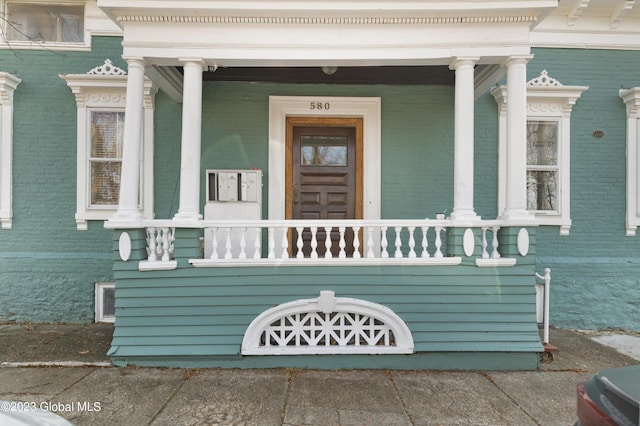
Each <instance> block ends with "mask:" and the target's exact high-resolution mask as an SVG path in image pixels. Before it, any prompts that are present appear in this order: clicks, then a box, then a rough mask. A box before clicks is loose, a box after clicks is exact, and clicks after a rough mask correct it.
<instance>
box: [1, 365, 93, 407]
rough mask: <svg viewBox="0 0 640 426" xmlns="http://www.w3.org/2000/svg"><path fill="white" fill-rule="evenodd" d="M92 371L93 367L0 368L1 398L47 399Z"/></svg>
mask: <svg viewBox="0 0 640 426" xmlns="http://www.w3.org/2000/svg"><path fill="white" fill-rule="evenodd" d="M92 372H93V369H91V368H74V369H69V368H20V369H16V368H0V399H4V400H16V397H18V398H23V397H26V398H23V399H20V401H38V402H40V401H47V400H50V399H51V398H53V397H55V396H56V395H59V394H60V393H62V392H63V391H65V390H66V389H69V388H71V387H72V386H74V385H75V384H77V383H78V382H80V381H81V380H82V379H83V378H85V377H86V376H88V375H89V374H91V373H92Z"/></svg>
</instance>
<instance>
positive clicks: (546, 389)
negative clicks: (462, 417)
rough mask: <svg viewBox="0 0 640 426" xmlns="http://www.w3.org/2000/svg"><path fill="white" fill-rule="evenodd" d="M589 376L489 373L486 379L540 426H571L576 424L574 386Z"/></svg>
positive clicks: (572, 373)
mask: <svg viewBox="0 0 640 426" xmlns="http://www.w3.org/2000/svg"><path fill="white" fill-rule="evenodd" d="M587 377H588V376H587V375H585V374H580V373H578V372H572V371H562V372H561V371H558V372H556V373H554V374H539V373H538V372H535V371H513V372H510V373H506V372H490V373H488V374H487V378H489V380H491V381H492V382H493V383H494V384H495V385H496V386H497V388H498V389H500V391H502V392H503V393H504V394H505V395H508V396H509V399H511V400H512V401H513V402H514V403H515V404H516V405H517V406H518V407H519V408H520V410H522V411H523V412H524V413H526V414H527V416H529V417H530V418H531V419H534V420H535V422H536V424H539V425H572V424H574V423H575V421H576V408H575V404H576V386H577V385H578V383H580V382H582V381H584V380H585V379H586V378H587Z"/></svg>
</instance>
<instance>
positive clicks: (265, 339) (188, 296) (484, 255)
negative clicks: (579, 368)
mask: <svg viewBox="0 0 640 426" xmlns="http://www.w3.org/2000/svg"><path fill="white" fill-rule="evenodd" d="M290 3H291V4H290V5H289V6H290V7H288V8H287V9H286V10H284V9H283V8H282V5H281V4H279V2H263V3H261V5H260V6H259V9H253V8H254V7H256V5H255V4H253V3H252V6H251V5H249V4H244V3H242V2H238V3H233V4H231V3H224V2H217V1H213V0H212V1H208V2H200V3H199V5H198V8H197V9H196V8H192V7H193V5H187V6H183V5H182V4H181V5H180V6H179V7H178V6H177V3H175V2H165V3H164V4H163V5H160V6H158V7H155V8H153V9H150V6H147V5H132V4H131V2H126V1H124V0H99V1H98V4H99V6H100V7H101V8H103V10H105V11H106V12H107V13H108V14H109V15H110V16H112V17H113V19H114V20H115V21H117V22H118V23H119V25H120V26H121V27H122V28H123V31H124V39H123V47H124V51H123V57H124V58H125V59H126V60H127V63H128V77H127V98H126V101H127V102H126V121H125V123H124V131H123V135H124V136H123V139H124V144H123V147H124V149H123V155H122V172H121V186H120V192H119V204H118V208H117V211H116V212H115V214H114V216H113V217H112V218H111V219H110V220H109V221H108V222H107V224H106V226H107V227H108V228H110V229H114V236H115V240H114V243H115V245H114V248H115V265H114V276H115V280H116V318H117V319H116V329H115V334H114V340H113V345H112V348H111V351H110V354H111V356H112V359H113V360H114V362H115V363H117V364H122V365H124V364H128V363H132V364H140V365H166V366H210V367H273V366H282V367H292V366H298V367H303V366H305V367H317V368H340V367H354V368H397V369H405V368H459V369H474V368H501V369H509V368H513V369H532V368H535V367H536V365H537V360H538V353H539V352H541V351H542V350H543V348H542V344H541V343H540V339H539V335H538V329H537V325H536V296H535V270H534V267H535V226H536V225H537V222H536V221H535V219H534V218H533V217H532V216H531V215H530V214H529V212H528V211H527V172H526V163H527V158H526V154H527V127H526V122H527V112H526V103H527V96H526V95H527V78H526V76H527V72H526V70H527V63H528V61H529V59H531V55H530V53H531V52H530V45H529V32H530V30H531V27H532V26H533V25H535V23H536V22H537V20H538V19H539V17H540V16H542V15H543V14H544V13H545V12H546V11H547V10H551V8H553V7H555V6H556V5H557V4H556V2H554V1H547V0H541V1H537V2H533V3H532V2H503V1H493V2H491V1H490V2H484V3H482V4H478V5H470V4H469V2H447V4H446V5H445V4H444V3H443V2H439V3H434V2H429V1H424V2H415V3H411V4H400V3H397V2H386V1H374V2H341V4H340V6H339V7H338V9H331V6H329V5H328V4H327V3H326V2H314V1H311V2H290ZM285 34H286V37H283V35H285ZM341 67H345V68H349V69H350V70H351V71H352V72H355V73H356V74H357V75H358V76H359V78H360V79H361V81H359V82H358V84H359V86H358V88H356V87H355V86H353V87H347V86H346V85H342V84H344V81H342V82H340V81H336V80H333V81H332V80H330V79H328V78H325V77H326V76H330V75H333V73H336V70H338V71H337V72H338V73H339V72H340V71H339V70H340V68H341ZM375 67H407V68H409V67H415V69H414V71H415V70H418V71H419V72H425V75H424V76H421V79H420V83H419V84H420V85H419V86H417V85H416V86H410V85H411V84H414V83H409V84H410V85H409V86H406V84H407V83H401V82H398V87H397V88H396V87H394V88H393V89H391V88H390V87H391V86H388V84H389V83H388V80H387V81H386V82H385V83H384V84H382V85H379V84H376V83H375V82H374V80H373V79H371V80H367V78H368V76H369V75H370V74H371V73H370V71H371V70H373V69H374V68H375ZM224 68H226V69H230V68H244V69H250V70H253V71H252V72H257V73H258V74H259V75H275V74H279V75H280V76H282V74H281V71H282V70H281V69H289V70H291V69H293V70H294V74H296V73H295V70H296V69H297V70H300V69H305V68H306V69H309V68H316V69H318V70H319V69H322V70H323V75H325V77H322V80H320V83H322V84H316V83H318V81H314V82H307V81H304V82H298V81H290V80H286V82H287V83H289V84H287V85H285V87H284V89H283V86H278V87H277V88H276V87H275V86H274V85H269V84H259V83H256V81H254V80H243V81H245V82H247V85H246V86H242V87H239V86H238V85H232V84H228V85H226V83H225V82H223V83H221V84H219V83H220V82H219V81H216V79H215V78H212V77H211V74H212V73H214V74H215V73H216V70H218V69H224ZM261 70H265V72H261ZM354 70H355V71H354ZM427 70H428V72H427ZM447 73H448V77H447V78H444V79H442V78H441V77H442V76H443V75H446V74H447ZM301 74H306V73H301ZM390 75H392V73H388V74H387V78H388V77H389V76H390ZM505 76H506V95H505V96H506V98H507V99H506V103H505V105H506V106H505V107H504V108H505V111H503V112H504V116H505V117H506V120H505V121H506V127H505V128H504V129H501V132H502V131H504V134H505V135H506V139H507V140H508V143H507V144H506V149H505V150H504V152H501V154H500V155H503V156H504V158H502V159H501V161H502V162H503V163H504V164H505V167H504V168H502V167H500V168H499V167H498V161H497V158H493V159H491V160H490V161H491V164H490V166H489V168H492V169H493V171H494V172H495V173H496V174H498V173H499V174H500V178H501V179H503V180H504V181H505V182H506V187H505V188H504V193H503V194H501V197H502V198H503V199H504V203H503V205H502V207H501V210H500V211H498V212H495V211H491V213H490V215H489V216H486V215H485V218H486V217H491V220H483V219H482V218H481V216H480V214H478V213H477V212H476V206H475V202H474V195H475V190H476V183H475V179H476V167H475V165H474V162H475V161H476V157H477V155H476V151H475V149H476V147H477V139H481V140H482V143H486V142H487V141H486V140H487V139H491V137H487V136H486V135H484V134H482V132H480V131H478V129H476V126H475V124H474V120H475V118H476V115H477V110H476V101H477V99H478V98H480V97H482V96H483V95H485V94H486V93H487V91H488V90H489V89H490V88H491V87H492V86H493V85H494V84H496V83H497V82H498V81H500V80H501V79H503V78H504V77H505ZM146 77H149V78H151V79H152V80H154V82H156V83H157V85H158V87H159V88H160V89H161V91H162V92H164V93H165V94H166V95H167V96H168V97H169V98H171V100H172V101H174V102H176V103H179V104H182V108H181V111H180V114H179V115H181V118H177V120H181V121H180V124H181V126H180V135H179V138H173V139H172V140H171V141H170V143H171V144H173V145H172V146H173V147H176V146H177V145H178V144H179V148H178V149H179V164H180V168H179V173H178V176H176V178H177V179H175V180H174V181H170V182H166V183H165V186H161V185H155V189H156V193H159V192H161V191H164V192H170V191H171V190H173V196H175V197H176V199H175V201H176V202H175V203H173V201H174V199H173V198H172V203H171V205H170V209H169V211H170V215H169V217H172V218H171V219H166V220H148V218H147V217H145V216H144V214H143V212H142V211H141V209H140V199H141V197H140V186H139V180H140V176H141V172H144V173H147V172H148V171H149V167H147V168H146V169H144V168H143V169H142V170H141V167H143V166H144V165H145V164H146V163H145V162H144V161H146V160H144V159H142V160H143V161H141V149H140V147H141V145H140V144H141V140H142V137H143V133H142V132H143V126H142V122H143V115H144V114H143V112H144V111H143V98H144V97H143V90H142V89H143V85H144V81H145V78H146ZM223 79H224V78H223ZM443 82H444V84H443ZM278 83H282V81H279V82H278ZM311 83H312V84H311ZM402 84H405V87H401V86H402ZM451 86H454V87H451ZM345 87H347V88H346V89H345ZM363 87H366V88H367V89H366V90H362V89H361V88H363ZM418 87H419V89H415V88H418ZM225 89H227V90H229V93H231V95H229V96H228V97H226V98H225V97H224V93H223V94H222V95H221V94H220V92H221V91H222V92H224V90H225ZM218 96H221V97H218ZM245 100H246V102H245ZM492 102H493V100H492ZM241 104H242V105H241ZM225 105H235V108H225ZM394 105H395V110H394ZM491 105H492V106H491V107H490V108H485V110H484V111H485V112H486V111H487V110H491V109H492V108H493V111H495V108H496V105H495V104H491ZM485 107H486V105H485ZM383 110H384V112H383ZM175 115H178V114H175ZM175 115H174V116H172V117H170V120H176V117H175ZM496 115H497V114H496V113H495V112H494V114H493V115H492V117H496ZM296 120H297V121H296ZM345 120H347V121H348V120H353V123H352V124H350V125H349V126H347V127H349V129H350V130H349V131H350V132H351V129H353V136H351V135H352V133H349V134H348V135H346V136H344V137H345V138H346V140H347V142H345V143H344V147H345V148H344V150H345V151H344V152H346V153H349V152H353V153H354V154H353V155H352V154H348V155H346V156H345V164H344V166H345V167H347V165H348V167H349V172H348V173H347V176H349V184H346V183H345V184H343V185H342V184H341V185H342V186H343V187H344V188H347V189H344V190H343V192H342V193H340V194H338V195H339V196H338V195H336V193H333V194H331V195H332V196H334V198H333V199H332V200H329V201H327V200H326V199H327V197H325V201H324V204H322V207H323V208H324V207H327V209H328V208H329V207H332V206H330V204H331V203H332V202H336V203H337V202H338V201H340V200H342V199H344V200H347V199H349V200H351V201H349V203H347V202H345V204H349V206H352V205H353V208H352V209H351V210H345V212H347V213H344V212H340V214H341V215H338V214H336V215H334V216H333V217H331V216H330V215H324V216H322V215H320V214H319V210H316V211H314V212H313V213H312V214H308V212H303V213H300V212H299V211H298V212H296V207H295V205H296V204H297V203H298V201H296V200H301V199H303V197H302V196H301V197H299V195H300V194H301V193H302V190H301V188H300V186H301V185H306V183H304V182H302V181H296V179H298V178H299V177H300V176H303V175H304V172H302V171H300V170H298V171H295V170H296V167H298V166H300V164H301V161H300V160H299V159H298V160H296V161H294V160H293V159H294V158H297V157H296V155H300V152H301V148H300V146H302V145H295V144H296V143H299V144H301V143H302V142H300V141H301V140H302V136H292V135H295V134H296V129H295V126H296V124H295V123H293V124H292V123H291V121H296V122H297V123H298V127H305V126H306V127H313V128H317V127H318V126H319V124H318V123H323V125H324V126H326V127H331V126H333V127H337V126H336V125H335V124H334V123H336V122H337V121H340V122H341V123H344V122H345ZM496 120H497V117H496ZM309 121H313V125H309V124H308V122H309ZM229 122H234V123H235V126H234V128H233V129H232V130H231V129H227V130H228V131H227V133H226V135H227V136H232V140H233V143H231V144H230V145H233V146H234V148H237V150H236V149H233V150H229V151H232V154H230V155H226V156H225V154H223V153H222V152H221V151H220V150H216V142H217V141H216V139H215V137H214V136H212V135H216V134H217V131H218V130H217V128H216V126H218V127H224V126H226V125H227V124H228V123H229ZM302 123H306V124H304V125H303V124H302ZM327 123H330V124H327ZM494 123H495V124H496V126H495V127H496V128H497V121H496V122H494ZM247 126H251V127H252V129H255V132H254V133H252V134H251V136H249V135H248V134H246V133H245V134H246V135H247V139H246V140H242V139H241V138H235V136H237V135H238V134H241V133H244V130H245V128H246V127H247ZM327 134H328V133H321V134H320V135H321V136H322V137H325V136H326V135H327ZM332 134H333V133H332ZM174 139H179V142H178V141H177V140H174ZM293 139H295V140H296V141H295V142H294V141H292V140H293ZM493 139H494V140H493V141H492V142H493V146H494V148H495V147H497V136H496V137H495V138H493ZM320 146H323V147H324V146H337V145H335V144H334V142H331V143H329V144H328V145H322V144H321V145H320ZM341 146H342V145H341ZM218 147H219V146H218ZM178 149H177V150H178ZM177 150H176V152H175V154H174V155H175V156H174V157H173V158H177V154H178V152H177ZM227 154H228V152H227ZM354 157H355V158H356V160H355V161H353V164H352V163H349V161H351V160H349V161H346V158H351V159H353V158H354ZM495 157H497V155H496V156H495ZM249 158H251V160H249ZM418 159H419V160H418ZM175 163H176V164H177V163H178V161H175ZM347 163H348V164H347ZM314 164H315V163H314ZM501 164H502V163H501ZM338 165H339V164H337V163H334V164H328V165H327V164H325V166H327V167H326V169H331V168H332V167H333V166H338ZM485 165H486V164H485ZM238 167H241V168H242V167H244V169H246V170H249V169H261V170H264V177H265V190H264V191H263V190H262V187H261V186H260V185H258V190H257V193H256V195H255V197H253V198H252V202H253V203H255V204H258V198H260V199H262V198H264V200H265V202H264V203H263V205H264V209H262V205H260V206H259V207H260V208H259V209H257V210H256V211H257V213H256V212H254V214H253V215H252V216H251V217H245V216H244V215H243V214H242V215H238V214H234V213H231V210H229V211H227V212H226V213H225V214H220V215H207V206H206V205H207V204H208V203H209V201H212V200H213V201H216V202H219V203H222V204H224V203H232V202H238V201H241V200H240V198H241V197H240V198H238V197H236V195H237V194H235V193H234V194H232V195H229V194H226V195H224V199H223V198H218V199H216V196H215V194H214V196H213V197H212V196H211V194H210V190H209V187H207V190H206V193H205V191H203V190H202V189H204V188H203V187H204V186H205V185H209V175H208V173H209V171H210V170H212V169H213V168H216V169H215V170H218V171H220V172H221V173H226V172H227V171H229V170H228V169H237V168H238ZM159 170H160V173H162V172H165V170H163V169H161V168H157V169H154V171H155V172H156V173H158V171H159ZM246 170H245V171H246ZM203 172H204V173H203ZM351 173H352V174H351ZM429 174H431V176H429ZM329 175H330V173H329V172H327V174H326V175H325V177H327V176H329ZM351 176H353V178H352V177H351ZM237 177H238V176H236V178H237ZM429 177H430V179H429ZM234 179H235V178H234ZM331 179H333V178H331ZM331 179H328V180H325V183H324V187H323V188H320V189H318V190H317V191H316V192H317V193H318V194H325V195H326V194H328V193H329V192H330V191H331V190H329V189H327V187H328V186H330V185H334V184H335V183H336V182H337V180H335V179H334V180H331ZM237 181H239V179H237ZM328 181H330V182H331V183H330V184H327V182H328ZM436 181H439V182H438V183H436ZM443 181H446V182H444V184H443ZM301 182H302V183H301ZM345 182H346V179H345ZM254 184H255V182H254ZM494 184H495V181H494V182H488V181H483V182H482V185H487V186H493V185H494ZM309 185H311V184H309ZM314 185H316V186H322V185H320V184H314ZM231 187H233V188H234V189H233V190H232V191H231V192H238V193H239V192H240V191H243V189H240V186H234V185H231ZM409 188H411V189H412V191H413V192H410V191H409ZM223 189H224V188H223ZM254 189H255V186H254ZM218 190H220V188H218ZM323 191H324V192H323ZM263 193H264V194H263ZM443 194H446V195H444V196H442V195H443ZM203 195H204V197H203ZM434 195H435V196H438V197H440V198H439V200H436V198H434ZM320 197H321V196H320V195H319V196H318V198H320ZM341 197H342V198H341ZM177 198H179V200H177ZM496 198H497V197H496ZM245 201H246V200H245ZM203 204H204V205H205V207H204V209H203ZM300 204H303V203H302V202H300ZM496 204H497V203H496ZM174 206H176V207H177V208H176V209H174V208H173V207H174ZM227 206H228V205H227ZM244 207H248V204H244ZM349 208H351V207H349ZM203 210H204V211H203ZM245 210H246V209H244V210H243V209H242V208H240V209H239V210H235V212H244V211H245ZM491 210H493V208H491ZM445 211H449V212H450V213H449V214H445V213H444V212H445ZM485 211H486V209H485ZM203 212H204V215H203ZM433 212H442V214H438V215H437V216H436V217H435V218H432V219H424V217H425V216H429V215H430V214H431V215H432V214H433ZM342 213H344V214H342ZM480 213H482V212H480ZM305 214H306V216H305ZM228 219H234V220H228ZM372 355H375V356H372Z"/></svg>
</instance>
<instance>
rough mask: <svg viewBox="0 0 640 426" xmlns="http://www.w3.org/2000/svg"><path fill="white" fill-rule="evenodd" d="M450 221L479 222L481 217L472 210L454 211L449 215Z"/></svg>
mask: <svg viewBox="0 0 640 426" xmlns="http://www.w3.org/2000/svg"><path fill="white" fill-rule="evenodd" d="M449 219H451V220H480V219H481V217H480V216H478V215H477V214H476V212H475V211H473V210H454V211H452V212H451V215H449Z"/></svg>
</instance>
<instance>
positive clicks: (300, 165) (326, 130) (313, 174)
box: [285, 118, 362, 257]
mask: <svg viewBox="0 0 640 426" xmlns="http://www.w3.org/2000/svg"><path fill="white" fill-rule="evenodd" d="M289 120H291V121H292V122H291V123H289ZM298 120H299V121H296V119H288V126H287V129H288V131H289V132H290V134H289V135H288V141H290V143H289V144H288V148H290V151H289V152H288V155H289V156H290V157H289V158H290V161H288V165H289V166H290V167H288V170H287V181H288V182H290V184H288V185H287V192H288V193H287V194H286V197H285V198H286V199H287V200H289V201H288V202H287V207H288V209H287V210H288V217H289V218H292V219H330V220H336V219H356V218H360V217H361V212H362V206H361V205H359V203H360V204H361V199H362V182H361V180H362V176H361V166H360V167H359V164H360V162H359V160H360V159H359V157H360V156H361V141H360V142H359V141H358V138H360V139H361V137H362V135H361V120H360V119H334V120H328V119H326V118H323V119H316V120H313V119H309V118H306V119H298ZM354 120H355V121H354ZM358 123H359V124H360V126H358ZM358 133H360V134H358ZM292 236H293V240H292V241H293V242H294V244H292V245H294V246H295V241H296V239H297V234H296V232H295V231H294V232H293V235H292ZM302 237H303V241H304V248H303V252H304V254H305V256H308V255H309V254H310V252H311V245H310V244H311V243H310V242H311V231H310V230H309V229H305V231H303V235H302ZM325 238H326V234H325V231H324V229H321V230H320V229H319V230H318V233H317V235H316V240H317V241H318V247H317V253H318V255H319V256H320V257H322V256H324V252H325V244H324V241H325ZM345 239H346V240H347V247H346V251H347V255H348V256H351V255H352V254H353V248H352V240H353V235H352V232H350V231H348V232H347V234H346V235H345ZM331 240H332V254H333V255H334V256H337V255H338V253H339V250H340V248H339V247H338V242H339V240H340V236H339V231H338V230H337V229H335V230H333V231H332V232H331Z"/></svg>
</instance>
